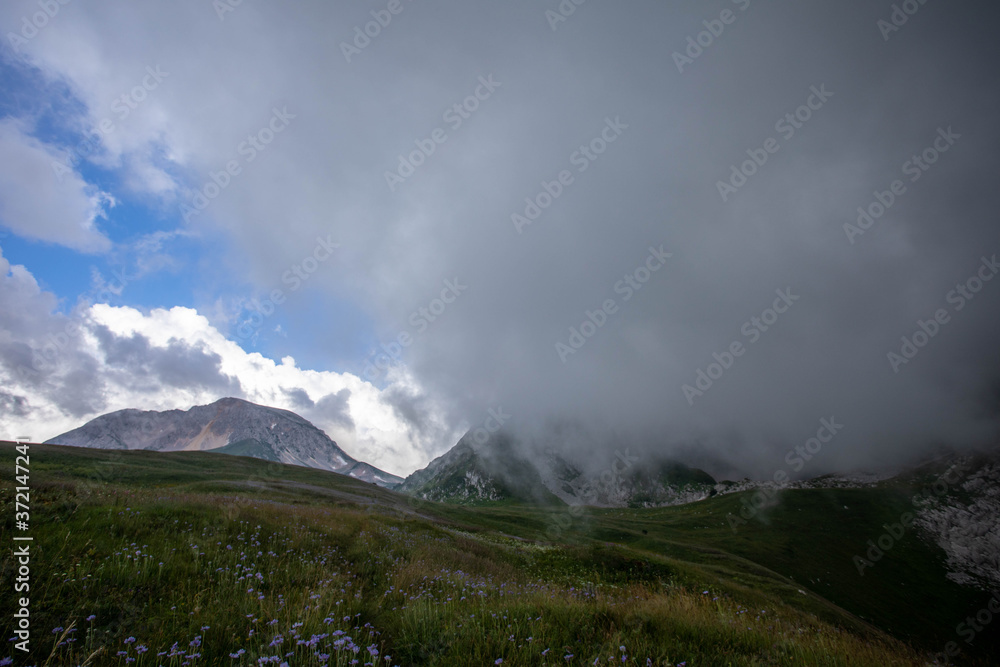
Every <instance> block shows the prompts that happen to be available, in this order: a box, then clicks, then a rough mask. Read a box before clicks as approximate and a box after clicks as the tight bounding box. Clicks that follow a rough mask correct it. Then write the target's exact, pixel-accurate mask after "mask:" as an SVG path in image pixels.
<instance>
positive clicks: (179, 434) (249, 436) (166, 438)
mask: <svg viewBox="0 0 1000 667" xmlns="http://www.w3.org/2000/svg"><path fill="white" fill-rule="evenodd" d="M46 443H47V444H58V445H71V446H75V447H94V448H99V449H150V450H155V451H163V452H175V451H184V450H188V451H191V450H193V451H210V452H218V453H220V454H231V455H234V456H252V457H254V458H258V459H264V460H267V461H278V462H281V463H289V464H292V465H299V466H306V467H309V468H320V469H322V470H330V471H332V472H337V473H340V474H343V475H349V476H351V477H354V478H356V479H360V480H363V481H366V482H372V483H374V484H378V485H379V486H384V487H394V486H396V485H397V484H399V483H400V482H402V481H403V480H402V478H401V477H397V476H396V475H392V474H390V473H387V472H385V471H384V470H379V469H378V468H376V467H375V466H372V465H370V464H368V463H365V462H363V461H357V460H355V459H353V458H351V457H350V456H348V455H347V454H346V453H345V452H344V450H342V449H341V448H340V447H338V446H337V443H336V442H334V441H333V440H331V439H330V438H329V437H328V436H327V435H326V433H324V432H323V431H321V430H320V429H318V428H316V427H315V426H313V425H312V424H311V423H309V422H308V421H306V420H305V419H303V418H302V417H300V416H298V415H297V414H295V413H294V412H289V411H288V410H279V409H278V408H269V407H265V406H262V405H256V404H254V403H249V402H247V401H243V400H240V399H238V398H223V399H221V400H218V401H216V402H215V403H212V404H211V405H200V406H196V407H193V408H191V409H189V410H167V411H165V412H156V411H143V410H119V411H117V412H111V413H108V414H106V415H102V416H100V417H97V418H96V419H93V420H91V421H89V422H87V423H86V424H84V425H83V426H81V427H79V428H76V429H73V430H72V431H68V432H66V433H63V434H62V435H58V436H56V437H54V438H52V439H50V440H47V441H46Z"/></svg>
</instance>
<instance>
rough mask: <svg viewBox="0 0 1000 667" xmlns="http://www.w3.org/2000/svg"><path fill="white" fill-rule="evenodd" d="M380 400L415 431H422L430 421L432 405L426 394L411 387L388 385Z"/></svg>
mask: <svg viewBox="0 0 1000 667" xmlns="http://www.w3.org/2000/svg"><path fill="white" fill-rule="evenodd" d="M382 402H383V403H385V404H386V405H388V406H389V407H391V408H392V411H393V413H395V415H396V416H397V417H399V418H400V419H402V420H403V421H404V422H406V423H407V424H409V426H410V427H411V428H412V429H413V430H414V431H415V432H416V433H422V432H423V431H424V430H426V429H427V428H428V425H429V424H431V422H432V415H431V412H432V410H433V405H431V402H430V400H429V399H428V397H427V396H426V395H424V394H422V393H419V392H417V391H414V390H413V389H409V388H406V387H400V386H393V387H390V388H389V389H387V390H386V391H384V392H382ZM452 444H454V443H452Z"/></svg>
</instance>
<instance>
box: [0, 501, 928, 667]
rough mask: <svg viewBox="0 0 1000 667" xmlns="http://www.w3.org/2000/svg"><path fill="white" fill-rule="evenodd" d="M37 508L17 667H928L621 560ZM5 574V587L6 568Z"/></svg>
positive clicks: (230, 514)
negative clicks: (29, 631) (24, 648)
mask: <svg viewBox="0 0 1000 667" xmlns="http://www.w3.org/2000/svg"><path fill="white" fill-rule="evenodd" d="M5 489H6V487H5ZM9 496H10V494H9V493H7V492H6V490H5V493H4V503H5V507H4V516H5V517H9V516H11V515H12V512H11V511H10V510H11V508H10V507H9V505H10V504H11V502H12V499H11V498H10V497H9ZM34 499H35V500H34V502H35V510H34V511H35V515H34V517H33V519H34V526H35V528H34V529H33V530H34V535H35V539H36V542H35V545H36V546H35V550H34V554H35V555H34V560H33V575H32V576H33V582H34V583H33V589H32V610H33V616H32V628H33V632H34V636H33V638H32V642H31V646H32V652H31V654H30V655H29V656H27V658H28V661H27V662H24V656H22V655H18V656H15V655H14V654H13V653H12V652H11V651H12V650H13V649H12V648H8V649H7V650H8V655H10V656H11V657H12V658H16V659H17V660H18V664H38V665H46V664H49V665H84V664H90V665H135V666H136V667H145V666H147V665H171V666H175V665H234V666H235V665H263V664H274V665H281V664H287V665H354V664H357V665H456V666H461V665H477V666H479V665H496V664H503V665H567V664H570V665H593V664H600V665H611V664H615V665H658V666H664V665H672V666H673V665H687V666H691V667H693V666H695V665H786V664H806V665H845V666H847V665H851V666H854V665H878V666H883V665H916V664H923V662H922V661H921V656H920V655H918V654H917V653H915V652H914V651H912V650H911V649H909V648H907V647H906V646H905V645H903V644H901V643H899V642H897V641H894V640H892V639H890V638H888V637H886V636H884V635H881V634H879V633H872V634H869V635H867V636H859V635H857V634H853V633H850V632H846V631H844V630H841V629H838V628H837V627H834V626H833V625H831V624H829V623H827V622H823V621H821V620H819V619H817V618H815V617H812V616H810V615H808V614H806V613H804V612H801V611H798V610H795V609H793V608H791V607H789V606H787V605H785V604H783V603H782V602H781V600H780V599H779V598H777V597H775V596H769V595H765V594H761V593H760V592H755V591H752V590H749V589H746V590H744V589H742V588H741V587H740V586H738V585H733V584H732V583H731V582H722V581H720V580H719V577H718V576H716V575H715V574H713V573H712V572H711V571H710V570H708V569H702V568H700V567H698V566H692V565H690V564H686V563H683V562H677V561H671V560H669V559H665V558H658V557H654V556H651V555H649V554H644V553H642V552H638V551H633V550H630V549H627V548H624V547H617V546H610V545H600V544H595V545H590V546H585V547H556V546H544V547H543V546H538V545H535V544H532V543H527V542H522V541H518V540H513V539H509V538H505V537H503V536H500V535H498V534H496V533H490V532H483V533H469V532H462V531H459V530H455V529H453V528H451V527H448V526H446V525H442V524H437V523H432V522H430V521H428V520H423V519H421V520H416V519H408V520H404V519H400V518H398V517H396V516H392V515H391V514H382V513H380V512H379V511H378V510H377V509H375V511H371V508H369V511H365V510H362V509H360V508H356V507H350V506H336V507H334V506H329V505H326V504H323V503H322V502H310V503H305V504H294V503H282V502H274V501H273V500H270V499H269V498H267V497H262V498H256V499H252V498H250V499H248V498H241V497H237V496H233V495H229V494H227V495H221V494H213V493H183V492H180V491H179V490H178V489H174V488H163V489H159V490H146V491H143V490H139V489H137V488H134V487H124V486H109V485H101V486H98V487H88V486H86V485H83V484H75V483H72V482H65V483H59V484H50V485H47V486H42V487H41V488H39V489H36V493H35V495H34ZM9 531H10V525H9V522H7V523H6V524H5V525H4V528H3V532H4V533H5V534H4V535H0V539H9V538H8V534H9ZM2 566H3V572H4V578H5V580H7V575H8V574H9V573H11V572H12V568H13V567H14V564H13V561H12V560H11V558H10V555H9V552H8V553H7V554H6V555H5V556H4V560H3V565H2ZM2 623H3V626H4V630H3V631H4V632H5V633H6V636H7V637H10V636H12V635H13V628H12V626H11V619H10V616H9V615H5V616H4V619H3V621H2ZM12 646H13V645H12V644H8V647H12ZM2 657H3V655H2V654H0V658H2Z"/></svg>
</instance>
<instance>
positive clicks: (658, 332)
mask: <svg viewBox="0 0 1000 667" xmlns="http://www.w3.org/2000/svg"><path fill="white" fill-rule="evenodd" d="M997 12H998V10H997V8H996V7H995V5H993V4H991V3H983V2H968V1H962V0H959V1H955V2H948V3H945V2H942V1H941V0H927V1H926V2H922V3H921V2H918V1H917V0H907V1H906V2H900V3H891V2H870V1H865V2H862V1H861V0H838V1H837V2H833V1H826V2H823V1H819V0H810V1H806V2H803V1H802V0H794V1H793V0H772V1H771V2H764V1H763V0H713V1H711V2H704V1H702V2H694V1H693V0H691V1H689V0H678V1H677V2H670V3H663V2H649V1H643V0H634V1H632V2H628V3H612V2H607V1H602V0H587V1H585V2H584V1H581V0H562V1H561V2H559V1H557V0H540V1H532V2H529V1H524V0H509V1H506V2H503V3H496V2H489V3H487V2H469V1H467V0H466V1H463V2H457V1H449V0H442V1H440V2H429V1H424V0H417V1H416V2H413V1H412V0H385V1H383V0H371V1H369V2H360V1H357V0H354V1H349V2H338V3H325V2H316V1H302V2H297V3H279V2H268V1H266V0H242V2H237V1H235V0H211V1H210V0H198V1H188V0H179V1H176V0H175V1H171V2H166V1H159V2H155V1H154V2H143V3H127V4H122V3H112V2H107V1H102V0H92V1H88V2H82V1H79V0H68V1H66V2H60V1H58V0H30V1H29V0H11V1H10V2H4V3H2V5H0V28H2V35H3V42H2V46H0V156H2V159H0V437H9V438H14V437H20V436H25V435H27V436H31V437H32V438H33V439H34V440H39V441H40V440H44V439H47V438H50V437H53V436H55V435H57V434H59V433H62V432H64V431H66V430H69V429H71V428H75V427H76V426H79V425H81V424H82V423H84V422H86V421H87V420H89V419H92V418H93V417H96V416H98V415H100V414H103V413H106V412H110V411H113V410H118V409H123V408H141V409H157V410H163V409H173V408H188V407H191V406H193V405H198V404H205V403H209V402H212V401H214V400H216V399H218V398H221V397H224V396H236V397H240V398H245V399H247V400H250V401H253V402H256V403H261V404H266V405H272V406H275V407H280V408H285V409H290V410H293V411H295V412H298V413H299V414H301V415H302V416H304V417H306V418H307V419H309V420H311V421H312V422H313V423H315V424H316V425H317V426H319V427H320V428H323V429H324V430H326V431H327V433H328V434H329V435H330V436H331V437H333V438H334V439H335V440H336V441H337V442H338V443H339V444H340V445H341V446H342V447H343V448H344V450H345V451H347V453H348V454H350V455H351V456H353V457H355V458H358V459H360V460H365V461H368V462H370V463H372V464H373V465H376V466H378V467H380V468H382V469H384V470H387V471H389V472H392V473H395V474H400V475H405V474H408V473H410V472H412V471H413V470H415V469H417V468H420V467H422V466H424V465H426V463H427V462H428V461H429V460H430V459H431V458H433V457H435V456H437V455H440V454H442V453H443V452H445V451H446V450H447V449H449V448H450V447H451V446H453V445H454V444H455V442H456V441H457V440H458V438H459V437H461V435H462V434H463V433H465V432H466V431H467V430H468V429H470V428H471V429H476V428H486V427H491V428H492V427H493V426H494V425H495V424H496V423H497V420H496V419H495V418H493V417H491V415H494V416H495V415H498V414H499V415H502V418H501V421H503V422H504V424H503V425H504V427H505V428H508V429H511V430H512V431H514V432H521V433H523V434H525V437H526V438H528V439H531V438H535V439H539V438H541V437H542V435H541V434H549V435H551V434H552V433H563V434H564V435H563V436H562V438H563V442H561V445H562V446H563V447H564V448H568V449H570V450H575V451H576V452H577V453H578V454H579V455H580V456H581V457H584V458H586V459H588V460H591V461H595V462H597V463H595V465H600V463H599V462H600V461H602V460H604V459H607V460H608V462H610V461H612V460H613V457H614V452H615V451H616V450H617V449H621V448H625V447H630V448H632V451H634V452H640V453H641V456H644V457H652V458H656V457H663V456H678V457H682V458H684V459H685V460H687V461H689V462H692V463H696V464H701V465H704V466H705V467H706V468H708V469H710V470H711V471H713V472H715V473H719V474H722V473H724V474H732V475H742V474H749V475H751V476H770V474H771V473H773V472H775V471H777V470H780V469H785V468H787V467H788V462H787V461H788V459H787V453H788V452H790V451H792V450H794V448H796V447H799V448H801V447H803V446H810V447H812V448H813V449H814V450H816V451H814V452H813V453H812V454H811V455H810V458H809V459H808V460H807V466H803V468H804V469H803V470H796V471H794V472H795V473H798V474H801V475H803V476H811V475H817V474H823V473H826V472H830V471H846V470H853V469H856V468H874V467H878V466H891V465H896V464H899V463H901V462H905V461H909V460H912V459H913V458H914V457H918V456H921V455H923V454H924V453H925V452H927V451H930V450H931V448H933V447H936V446H940V445H949V446H955V447H970V446H981V445H984V444H989V443H995V441H996V437H997V434H998V430H997V417H998V408H1000V347H998V346H997V344H996V341H997V338H998V333H1000V318H998V317H997V313H998V312H1000V309H998V306H1000V280H993V278H994V277H995V276H996V274H997V273H998V272H1000V266H998V265H997V264H996V260H997V255H998V253H1000V234H998V233H997V230H998V225H997V222H998V221H997V215H996V210H997V202H996V177H997V174H998V171H1000V169H998V167H1000V150H998V149H1000V142H998V139H1000V128H998V124H997V122H996V109H997V108H998V102H1000V86H998V83H1000V81H998V78H1000V77H998V70H997V67H996V64H997V63H998V62H1000V53H998V51H1000V46H998V43H997V40H996V39H995V31H994V30H993V26H994V25H995V21H996V19H997V18H998V17H997ZM345 402H346V406H347V408H346V409H347V412H348V414H349V416H350V419H348V420H345V419H343V410H344V405H345ZM823 420H826V421H825V423H826V424H831V423H832V424H838V425H840V426H838V427H835V428H833V429H830V428H829V427H828V426H824V421H823ZM566 425H572V428H568V429H567V428H565V427H566ZM824 429H825V430H824ZM567 434H573V435H567ZM819 436H822V437H819ZM810 439H813V440H811V442H812V443H813V444H812V445H807V443H809V442H810ZM821 441H822V442H821ZM817 445H822V446H821V448H820V447H817Z"/></svg>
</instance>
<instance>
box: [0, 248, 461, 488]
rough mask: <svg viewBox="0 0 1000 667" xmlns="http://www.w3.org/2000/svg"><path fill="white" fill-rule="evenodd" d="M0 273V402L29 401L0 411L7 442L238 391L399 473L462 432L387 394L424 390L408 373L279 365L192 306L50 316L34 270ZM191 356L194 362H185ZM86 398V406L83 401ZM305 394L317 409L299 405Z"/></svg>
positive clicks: (49, 299)
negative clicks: (332, 402) (420, 415)
mask: <svg viewBox="0 0 1000 667" xmlns="http://www.w3.org/2000/svg"><path fill="white" fill-rule="evenodd" d="M0 271H2V272H3V275H2V276H0V302H2V305H3V306H4V312H5V313H7V314H8V315H6V316H3V317H0V384H2V386H3V387H4V393H3V394H0V405H3V404H4V403H9V404H10V405H14V402H17V404H18V405H21V406H26V409H21V410H20V412H22V414H17V413H18V410H13V409H10V408H9V407H8V409H6V410H4V411H3V413H0V433H3V434H4V436H5V437H17V436H21V435H25V434H29V435H31V436H33V437H34V438H36V439H38V440H43V439H47V438H50V437H53V436H55V435H58V434H59V433H61V432H64V431H66V430H69V429H71V428H75V427H76V426H79V425H80V424H82V423H83V422H84V421H87V420H89V419H91V418H93V417H95V416H97V415H98V414H103V413H106V412H111V411H114V410H120V409H124V408H138V409H145V410H170V409H186V408H189V407H191V406H192V405H201V404H206V403H210V402H213V401H215V400H217V399H219V398H222V397H223V396H225V395H228V394H231V393H236V394H237V395H239V397H241V398H244V399H246V400H248V401H251V402H253V403H259V404H262V405H268V406H273V407H278V408H283V409H287V410H291V411H293V412H296V413H298V414H301V415H302V416H304V417H305V418H307V419H309V420H310V421H312V422H313V423H314V424H315V425H316V426H318V427H319V428H321V429H323V430H324V431H326V432H327V434H328V435H329V436H330V437H331V438H333V439H334V440H336V441H337V442H338V444H339V445H340V446H341V447H342V448H343V449H344V450H345V451H346V452H347V453H348V454H350V455H351V456H353V457H354V458H356V459H359V460H362V461H367V462H368V463H371V464H372V465H375V466H377V467H379V468H382V469H384V470H387V471H389V472H392V473H395V474H401V475H405V474H408V473H409V472H412V471H413V470H415V469H416V468H418V467H421V466H422V465H425V464H426V462H427V460H428V459H429V454H428V453H427V452H429V451H433V450H440V449H441V448H442V446H449V445H450V444H453V442H454V441H455V440H456V439H457V437H458V434H457V433H454V432H452V431H451V430H450V429H448V427H447V426H446V425H445V423H444V419H443V417H442V416H441V415H440V414H438V413H436V412H434V411H431V412H430V414H428V415H426V419H425V422H424V423H422V424H420V425H419V428H418V427H416V426H414V425H413V424H411V423H409V422H407V421H406V420H405V419H403V418H401V417H400V416H399V415H398V414H397V413H396V412H395V410H394V409H393V407H392V406H391V404H390V403H389V402H388V401H386V400H383V399H384V395H385V392H386V391H390V390H391V389H392V388H396V389H399V388H403V389H406V390H407V391H410V392H414V391H416V392H419V391H420V388H419V387H418V386H417V385H416V384H415V383H414V382H413V380H412V379H411V378H408V377H406V376H400V375H397V376H396V377H395V382H394V384H393V385H391V386H390V387H388V388H386V389H385V390H380V389H378V388H377V387H375V386H373V385H371V384H370V383H368V382H365V381H363V380H362V379H360V378H358V377H357V376H355V375H352V374H350V373H335V372H332V371H315V370H309V369H305V368H300V367H299V366H298V365H297V364H296V362H295V360H294V359H293V358H291V357H285V358H284V359H282V360H281V362H280V363H277V362H275V361H274V360H272V359H269V358H267V357H264V356H262V355H261V354H259V353H256V352H251V353H247V352H245V351H244V350H243V349H242V348H241V347H240V346H239V345H237V344H236V343H234V342H232V341H230V340H228V339H226V337H225V336H224V335H223V334H222V333H220V332H219V331H218V330H217V329H216V328H215V327H214V326H212V325H211V323H210V322H209V321H208V319H207V318H206V317H205V316H203V315H201V314H199V313H198V312H197V311H195V310H193V309H190V308H181V307H175V308H171V309H169V310H167V309H154V310H152V311H150V312H149V313H142V312H140V311H138V310H136V309H134V308H128V307H113V306H109V305H106V304H96V305H92V306H85V307H81V308H80V309H79V310H78V311H77V312H76V313H75V314H73V315H71V316H69V317H66V316H62V315H58V314H54V313H52V308H53V307H54V306H55V299H54V297H53V296H52V295H51V294H48V293H46V292H44V291H42V290H40V289H39V287H38V285H37V283H36V282H35V280H34V278H33V276H32V275H31V273H30V272H29V271H28V270H27V269H25V268H24V267H23V266H10V265H9V263H8V262H7V261H6V260H5V259H3V257H2V256H0ZM15 309H19V310H15ZM14 312H18V313H19V315H18V317H17V318H16V319H15V318H13V317H11V316H10V313H14ZM123 350H124V351H123ZM32 360H34V362H36V363H32ZM157 360H160V361H159V362H157ZM191 360H194V364H195V365H196V366H197V367H195V368H191V364H190V363H189V364H188V366H187V367H186V366H185V364H184V362H185V361H188V362H190V361H191ZM212 364H216V366H217V368H214V369H213V368H212V367H211V366H212ZM185 373H188V374H189V375H185ZM206 378H207V379H206ZM237 382H238V384H237ZM233 387H235V388H236V391H235V392H233V391H229V390H230V389H232V388H233ZM344 390H347V392H345V393H342V392H344ZM303 392H305V394H303ZM81 393H85V394H87V398H88V401H86V402H83V403H81V402H80V400H78V399H79V398H80V394H81ZM337 394H340V396H341V397H345V396H346V397H347V400H346V408H345V409H344V412H343V413H326V414H324V411H323V409H322V408H323V405H324V403H323V402H322V401H321V399H323V398H324V397H327V396H331V395H337ZM303 395H308V397H309V399H310V400H311V402H312V405H306V406H303V405H301V400H299V401H297V400H296V398H295V397H302V396H303ZM345 417H346V419H345Z"/></svg>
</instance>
